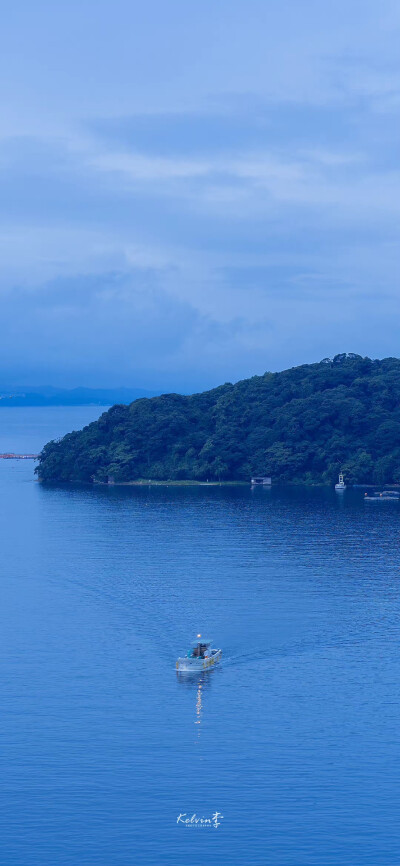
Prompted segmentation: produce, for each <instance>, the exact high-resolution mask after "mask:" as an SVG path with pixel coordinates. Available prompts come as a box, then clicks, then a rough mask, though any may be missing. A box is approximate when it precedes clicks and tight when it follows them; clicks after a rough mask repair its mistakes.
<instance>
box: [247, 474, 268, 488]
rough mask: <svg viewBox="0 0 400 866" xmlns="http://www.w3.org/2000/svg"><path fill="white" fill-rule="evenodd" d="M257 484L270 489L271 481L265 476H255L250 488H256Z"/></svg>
mask: <svg viewBox="0 0 400 866" xmlns="http://www.w3.org/2000/svg"><path fill="white" fill-rule="evenodd" d="M259 484H264V485H265V486H266V487H271V484H272V480H271V478H269V477H268V476H267V475H255V476H254V478H252V479H251V485H252V487H257V486H258V485H259Z"/></svg>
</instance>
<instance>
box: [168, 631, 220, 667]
mask: <svg viewBox="0 0 400 866" xmlns="http://www.w3.org/2000/svg"><path fill="white" fill-rule="evenodd" d="M211 644H212V641H210V640H204V638H202V637H201V634H198V635H197V640H195V641H194V643H193V644H192V648H191V649H190V650H189V651H188V653H187V655H186V656H183V657H182V658H179V659H178V660H177V662H176V669H177V671H184V672H185V673H192V674H195V673H197V671H205V670H207V669H208V668H211V667H213V665H216V664H218V662H220V661H221V658H222V650H220V649H213V648H212V646H211Z"/></svg>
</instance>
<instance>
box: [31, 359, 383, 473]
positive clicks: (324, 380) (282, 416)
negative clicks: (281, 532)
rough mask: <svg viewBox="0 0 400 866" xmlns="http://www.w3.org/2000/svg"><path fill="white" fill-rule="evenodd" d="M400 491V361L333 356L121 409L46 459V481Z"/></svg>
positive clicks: (58, 445)
mask: <svg viewBox="0 0 400 866" xmlns="http://www.w3.org/2000/svg"><path fill="white" fill-rule="evenodd" d="M339 470H342V471H343V472H344V473H345V478H346V481H347V482H349V483H357V482H358V483H368V482H372V483H375V484H384V483H388V482H390V483H394V482H400V360H399V359H398V358H385V359H383V360H371V359H370V358H362V357H361V356H359V355H355V354H352V353H351V354H341V355H336V356H335V357H334V358H333V359H330V358H326V359H324V360H323V361H321V362H320V363H317V364H306V365H302V366H300V367H293V368H292V369H290V370H285V371H283V372H280V373H265V375H263V376H253V377H252V378H251V379H244V380H243V381H241V382H237V383H236V384H233V385H232V384H230V383H227V384H225V385H221V386H220V387H219V388H215V389H213V390H211V391H205V392H204V393H201V394H193V395H192V396H182V395H179V394H164V395H163V396H160V397H153V398H151V399H139V400H135V401H134V402H133V403H131V404H130V405H116V406H113V407H112V408H111V409H109V411H108V412H105V413H104V414H103V415H101V417H100V418H99V419H98V421H95V422H94V423H92V424H89V425H88V426H87V427H85V428H84V429H83V430H81V431H79V432H73V433H69V434H68V435H67V436H64V437H63V439H61V440H60V441H58V442H49V443H48V444H47V445H46V446H45V447H44V449H43V451H42V453H41V455H40V458H39V465H38V468H37V470H36V471H37V472H38V474H39V478H40V479H41V480H43V481H46V482H49V481H57V482H59V481H84V482H103V483H107V482H110V481H111V482H112V481H114V482H115V483H118V482H119V483H121V482H130V481H131V482H133V481H137V480H140V479H152V480H154V481H156V480H160V481H168V480H171V481H179V480H193V481H207V480H208V481H249V479H250V477H251V475H254V474H262V475H271V476H272V478H273V480H274V481H278V482H279V481H280V482H303V483H309V484H310V483H311V484H316V483H325V484H328V483H332V482H333V481H335V480H336V479H337V475H338V472H339Z"/></svg>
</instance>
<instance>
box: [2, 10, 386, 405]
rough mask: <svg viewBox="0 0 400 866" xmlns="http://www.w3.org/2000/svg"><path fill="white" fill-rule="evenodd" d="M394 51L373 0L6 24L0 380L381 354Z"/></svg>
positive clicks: (198, 380)
mask: <svg viewBox="0 0 400 866" xmlns="http://www.w3.org/2000/svg"><path fill="white" fill-rule="evenodd" d="M399 44H400V5H399V3H398V2H394V0H393V2H392V0H379V2H378V0H374V2H371V0H362V2H358V0H346V2H344V0H335V3H322V2H321V0H302V2H299V0H279V2H278V0H246V2H245V0H229V2H228V0H214V2H210V0H203V2H202V3H195V2H193V0H170V2H168V3H167V2H165V0H146V3H145V4H144V3H143V2H137V0H112V2H111V0H79V2H78V0H69V2H68V3H54V0H35V2H34V3H32V0H14V2H13V4H10V3H8V4H7V5H5V6H4V7H3V9H2V26H1V32H0V103H1V106H2V110H1V113H0V261H1V269H0V293H1V323H2V327H1V340H0V371H1V374H0V378H1V379H2V380H3V381H8V382H9V383H10V384H11V383H13V384H18V383H19V384H31V385H39V384H49V385H55V386H62V387H75V386H79V385H83V386H92V387H102V386H103V387H112V386H134V387H142V388H151V389H155V390H159V389H161V390H180V391H184V392H190V391H194V390H201V389H203V388H208V387H212V386H214V385H217V384H220V383H221V382H226V381H231V382H232V381H236V380H238V379H241V378H244V377H247V376H251V375H254V374H261V373H263V372H265V371H266V370H280V369H284V368H287V367H291V366H294V365H296V364H301V363H308V362H314V361H318V360H321V359H322V358H324V357H326V356H333V355H335V354H337V353H338V352H343V351H351V352H357V353H359V354H361V355H369V356H370V357H384V356H388V355H399V351H400V346H399V342H400V341H399V334H400V304H399V300H400V297H399V296H400V287H399V276H400V255H399V253H400V250H399V229H400V165H399V135H400V120H399V118H400V52H399Z"/></svg>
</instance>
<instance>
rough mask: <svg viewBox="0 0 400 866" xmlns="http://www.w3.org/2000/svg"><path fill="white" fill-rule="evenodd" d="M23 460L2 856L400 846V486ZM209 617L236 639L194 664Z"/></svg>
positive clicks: (119, 864)
mask: <svg viewBox="0 0 400 866" xmlns="http://www.w3.org/2000/svg"><path fill="white" fill-rule="evenodd" d="M11 411H13V412H14V411H18V410H11ZM23 411H24V412H25V413H28V410H25V409H24V410H23ZM38 411H40V412H42V413H43V414H42V422H41V429H42V430H44V428H46V430H49V431H50V432H49V434H48V435H49V436H50V435H54V434H52V431H51V430H50V428H51V427H52V425H53V427H54V426H55V421H56V420H57V423H58V424H59V423H61V424H62V423H63V421H62V417H61V416H62V412H63V411H64V412H65V411H66V412H67V414H68V419H67V418H64V420H65V421H67V420H68V422H69V424H70V427H73V426H79V425H78V424H77V425H74V423H71V422H72V420H73V418H72V414H73V412H72V410H71V409H68V410H60V411H59V415H58V418H57V419H55V416H54V414H53V415H52V416H51V417H49V415H48V414H47V415H46V413H48V412H49V410H47V409H42V410H34V413H35V417H36V421H35V424H37V423H38V416H37V413H38ZM74 411H75V417H76V418H78V417H79V414H80V413H81V412H82V410H81V409H75V410H74ZM87 411H89V410H87ZM90 411H92V413H94V414H96V412H97V411H98V410H96V409H95V408H93V407H91V410H90ZM50 412H53V413H54V410H50ZM92 417H93V415H92ZM2 418H3V419H5V416H3V415H2V414H1V413H0V424H1V423H3V429H2V432H1V441H2V442H3V443H4V442H5V440H7V443H8V444H7V448H10V449H12V450H18V449H19V447H20V445H19V444H18V443H15V442H14V441H11V440H10V439H9V438H7V435H8V434H7V431H6V430H5V428H4V424H5V423H6V422H5V420H3V422H2ZM84 420H88V419H84ZM24 424H25V425H26V429H25V434H26V436H25V440H24V441H25V446H26V447H27V446H28V440H29V417H28V415H26V417H25V421H24ZM60 432H63V431H61V430H59V431H58V433H60ZM25 434H24V433H23V431H20V434H19V435H20V436H21V439H20V442H22V440H23V439H24V435H25ZM35 435H37V430H36V433H35ZM32 436H33V433H32ZM37 445H38V443H36V444H35V448H36V447H37ZM32 447H33V443H32ZM32 468H33V467H32V464H31V463H16V462H12V463H11V462H6V461H0V484H1V493H2V495H1V498H0V509H1V527H2V542H1V544H2V549H1V554H2V556H1V563H2V569H1V571H2V578H1V598H0V620H1V622H0V642H1V646H0V683H1V690H2V701H1V706H2V712H1V715H0V772H1V779H2V785H1V795H0V797H1V802H0V824H1V826H0V851H1V858H0V859H1V862H2V863H5V864H7V866H16V864H21V866H22V864H23V866H27V864H28V866H36V864H37V866H39V864H40V866H55V864H62V866H64V864H74V866H75V864H78V866H86V864H101V866H128V864H129V866H131V864H132V866H136V864H145V866H147V864H149V866H153V864H154V866H155V864H157V866H159V864H161V863H163V864H164V863H165V864H174V866H188V864H193V866H214V864H229V866H231V864H234V866H236V864H246V866H247V864H250V863H252V864H255V866H261V864H262V866H264V864H274V866H275V864H276V866H305V864H312V866H330V864H334V866H339V864H340V866H346V864H351V866H354V864H357V866H359V864H371V866H372V864H373V866H377V864H379V866H386V864H387V866H393V864H395V863H398V862H399V861H400V831H399V826H398V824H399V820H398V798H399V795H398V788H399V774H400V750H399V731H400V704H399V678H400V663H399V651H400V641H399V622H400V599H399V585H400V584H399V577H400V571H399V538H400V505H399V504H397V505H396V504H393V503H387V504H381V505H375V506H374V505H373V504H369V505H368V504H367V505H366V504H365V503H364V502H363V501H362V493H361V492H360V493H359V492H356V491H354V492H352V491H348V492H347V493H346V494H345V495H344V496H342V497H340V496H338V495H335V494H334V493H333V492H331V491H316V490H309V491H304V490H294V491H288V490H283V489H281V490H278V489H273V490H272V491H267V490H256V491H254V492H252V491H251V490H250V489H247V488H243V489H239V488H230V489H229V488H218V487H217V488H200V489H199V488H186V489H182V488H172V487H170V488H143V489H138V488H136V489H135V488H111V489H108V488H86V487H75V488H73V487H64V488H57V487H53V488H45V487H43V486H41V485H39V484H38V483H36V482H35V481H34V480H33V475H32ZM198 631H201V632H203V633H204V634H205V633H207V634H208V635H210V636H211V637H212V638H214V640H215V642H216V645H217V646H221V647H222V648H223V651H224V655H225V660H224V663H223V664H222V665H221V667H220V668H218V669H215V670H214V671H213V672H211V673H209V674H207V675H204V676H203V678H201V679H200V680H194V681H190V680H189V681H183V682H181V681H179V680H178V679H177V676H176V673H175V659H176V657H177V655H178V654H180V653H181V652H183V651H184V650H185V649H186V648H187V645H188V642H189V641H190V640H191V639H192V637H193V635H195V634H196V633H197V632H198ZM215 811H218V812H220V813H221V814H222V815H223V816H224V817H223V818H222V819H221V823H220V826H219V827H218V828H217V829H215V828H208V827H203V828H200V827H198V826H197V827H195V826H189V827H186V826H184V825H183V824H179V825H178V824H177V817H178V815H179V814H180V813H187V815H188V816H191V815H193V814H194V813H196V814H197V816H198V817H202V816H204V817H209V816H211V815H212V813H213V812H215Z"/></svg>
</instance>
